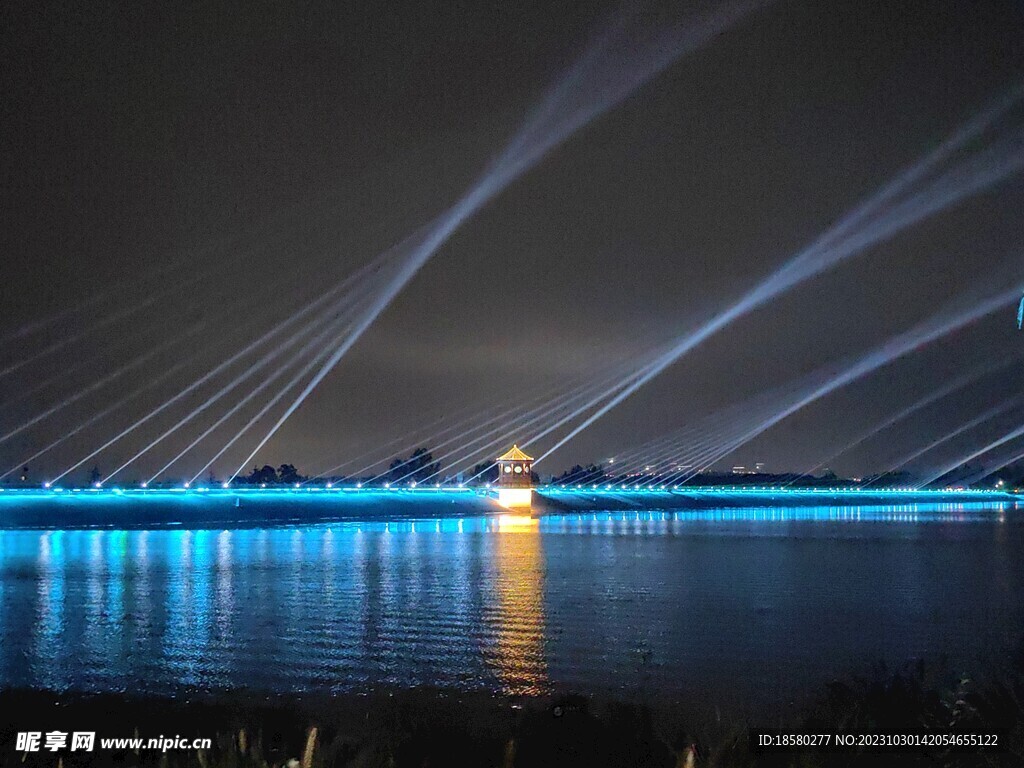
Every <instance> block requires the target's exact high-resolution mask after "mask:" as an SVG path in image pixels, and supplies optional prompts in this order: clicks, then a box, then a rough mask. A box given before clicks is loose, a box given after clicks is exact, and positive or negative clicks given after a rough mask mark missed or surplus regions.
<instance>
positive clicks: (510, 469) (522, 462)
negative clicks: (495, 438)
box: [495, 445, 533, 507]
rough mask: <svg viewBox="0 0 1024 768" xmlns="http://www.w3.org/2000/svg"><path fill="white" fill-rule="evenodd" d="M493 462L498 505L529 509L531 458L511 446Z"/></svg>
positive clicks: (531, 484)
mask: <svg viewBox="0 0 1024 768" xmlns="http://www.w3.org/2000/svg"><path fill="white" fill-rule="evenodd" d="M495 462H496V463H497V464H498V503H499V504H501V505H502V506H503V507H529V506H530V505H531V503H532V501H533V479H532V478H533V475H532V473H531V469H532V468H533V458H532V457H531V456H527V455H526V454H525V453H523V452H522V451H521V450H520V449H519V446H518V445H513V446H512V447H511V448H510V449H509V450H508V451H507V452H506V453H504V454H502V455H501V456H499V457H498V458H497V459H495Z"/></svg>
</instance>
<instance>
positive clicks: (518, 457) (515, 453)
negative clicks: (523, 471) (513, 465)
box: [497, 445, 533, 461]
mask: <svg viewBox="0 0 1024 768" xmlns="http://www.w3.org/2000/svg"><path fill="white" fill-rule="evenodd" d="M497 461H533V457H532V456H527V455H526V454H525V453H523V452H522V451H521V450H519V446H518V445H513V446H512V447H511V448H509V450H508V452H507V453H505V454H503V455H501V456H499V457H498V458H497Z"/></svg>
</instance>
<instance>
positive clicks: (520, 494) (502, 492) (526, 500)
mask: <svg viewBox="0 0 1024 768" xmlns="http://www.w3.org/2000/svg"><path fill="white" fill-rule="evenodd" d="M498 504H499V505H501V506H503V507H505V509H522V510H528V509H530V507H531V506H532V505H533V490H532V489H530V488H499V489H498Z"/></svg>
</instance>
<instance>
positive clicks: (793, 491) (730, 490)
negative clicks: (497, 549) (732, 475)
mask: <svg viewBox="0 0 1024 768" xmlns="http://www.w3.org/2000/svg"><path fill="white" fill-rule="evenodd" d="M492 490H493V489H492V488H490V487H489V486H480V487H469V488H467V487H459V486H451V485H433V486H422V485H419V486H416V487H408V486H403V487H393V488H389V487H383V488H382V487H376V486H374V487H363V486H360V485H345V486H340V485H339V486H327V485H323V486H320V485H318V486H311V485H303V486H300V487H297V488H279V487H274V488H250V487H244V488H231V487H229V488H224V487H208V486H199V487H191V488H185V487H178V488H62V487H57V486H54V487H51V488H45V487H44V488H12V487H6V488H0V498H11V499H14V498H30V497H47V498H50V497H53V496H63V497H69V496H83V497H89V498H95V497H109V496H114V497H119V498H132V499H145V498H159V497H181V496H192V497H201V496H209V497H217V498H225V497H232V498H233V497H246V496H271V495H280V496H289V497H301V496H309V495H318V496H323V495H335V496H337V495H347V494H360V495H379V496H396V495H401V496H410V495H426V496H430V495H437V494H451V493H456V494H477V495H489V494H490V492H491V491H492ZM534 490H535V491H536V492H537V493H539V494H541V495H552V496H576V495H587V496H593V495H600V496H666V495H675V496H747V497H750V496H768V497H772V498H787V497H788V498H799V497H824V496H848V497H862V498H868V497H870V498H879V497H886V496H891V497H894V498H901V499H907V498H922V499H935V498H939V497H949V496H953V495H955V496H957V497H970V498H971V499H986V498H992V499H1007V498H1019V497H1024V494H1019V493H1016V492H1014V491H993V490H980V489H962V488H949V489H927V490H917V489H914V488H884V489H873V488H857V487H835V488H773V487H770V486H757V487H743V488H738V487H733V486H705V487H685V488H680V487H663V488H636V489H631V488H623V487H621V486H612V485H600V486H596V487H594V486H583V487H570V486H556V485H545V486H540V487H538V488H535V489H534Z"/></svg>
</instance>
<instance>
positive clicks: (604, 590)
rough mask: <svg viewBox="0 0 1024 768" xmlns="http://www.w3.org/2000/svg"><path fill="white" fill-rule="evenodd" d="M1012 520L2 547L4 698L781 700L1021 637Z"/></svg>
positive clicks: (1023, 626)
mask: <svg viewBox="0 0 1024 768" xmlns="http://www.w3.org/2000/svg"><path fill="white" fill-rule="evenodd" d="M1022 561H1024V524H1022V518H1021V512H1020V511H1019V510H1018V509H1017V508H1016V507H1015V506H1014V505H1013V504H961V505H950V504H935V505H906V506H898V507H864V508H856V507H845V508H829V507H804V508H793V509H785V508H779V509H759V510H736V509H731V510H720V511H716V510H705V511H683V512H629V513H620V512H615V513H587V514H564V515H558V514H554V515H548V516H545V517H542V518H540V519H539V520H538V519H533V518H530V517H524V516H515V515H504V516H499V517H464V518H445V519H437V520H416V521H411V520H403V521H398V522H354V521H346V522H341V523H331V524H319V525H308V526H299V527H275V528H264V529H259V528H249V529H237V530H183V529H169V530H168V529H164V530H148V531H146V530H131V531H119V530H74V531H72V530H68V531H61V530H48V531H37V530H8V531H4V532H0V687H2V688H12V687H31V688H45V689H52V690H58V691H128V692H133V693H152V694H161V695H163V694H175V693H179V692H181V691H184V690H199V691H209V692H216V691H220V690H223V689H231V688H247V689H252V690H254V691H257V692H261V693H264V692H265V693H289V692H300V691H301V692H332V693H339V692H353V691H361V690H366V689H368V688H374V689H382V688H389V687H398V688H405V687H410V686H417V685H429V686H437V687H441V688H448V689H454V690H474V691H494V692H499V693H506V694H512V695H533V694H542V693H546V692H549V691H552V690H567V689H568V690H574V691H580V692H584V693H597V694H612V695H621V696H629V697H632V696H637V695H639V696H643V697H645V698H648V699H652V700H653V699H660V700H664V701H675V700H679V701H683V700H691V701H692V700H694V699H700V700H704V701H713V702H716V703H721V704H723V705H724V706H727V707H728V706H737V707H741V708H748V709H751V710H754V711H770V709H771V708H773V707H778V706H785V705H786V703H787V702H789V701H790V700H792V699H793V698H794V697H797V698H799V697H800V696H802V695H804V694H805V693H808V692H810V693H814V692H818V691H819V690H820V686H821V685H822V684H823V683H824V682H826V681H827V680H829V679H831V678H832V677H833V676H842V675H847V674H849V673H852V672H859V671H864V670H866V669H868V668H869V666H870V665H871V664H872V663H874V662H876V661H880V660H884V661H885V662H887V663H888V664H889V665H890V666H892V667H897V668H898V667H900V666H902V665H904V664H906V663H909V662H912V661H914V660H916V659H919V658H925V659H928V660H935V659H938V658H939V657H940V656H945V657H948V659H949V662H950V664H951V665H952V666H953V668H954V669H955V670H957V671H959V670H960V669H964V670H971V671H972V672H973V671H977V670H986V669H992V668H994V667H995V666H996V665H998V664H999V663H1000V662H1001V660H1002V659H1003V658H1004V657H1005V655H1006V653H1007V651H1008V650H1010V649H1012V648H1014V647H1015V645H1016V644H1017V643H1018V642H1019V641H1020V639H1021V638H1022V637H1024V600H1022V599H1021V596H1022V595H1024V567H1022V566H1024V562H1022Z"/></svg>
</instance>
